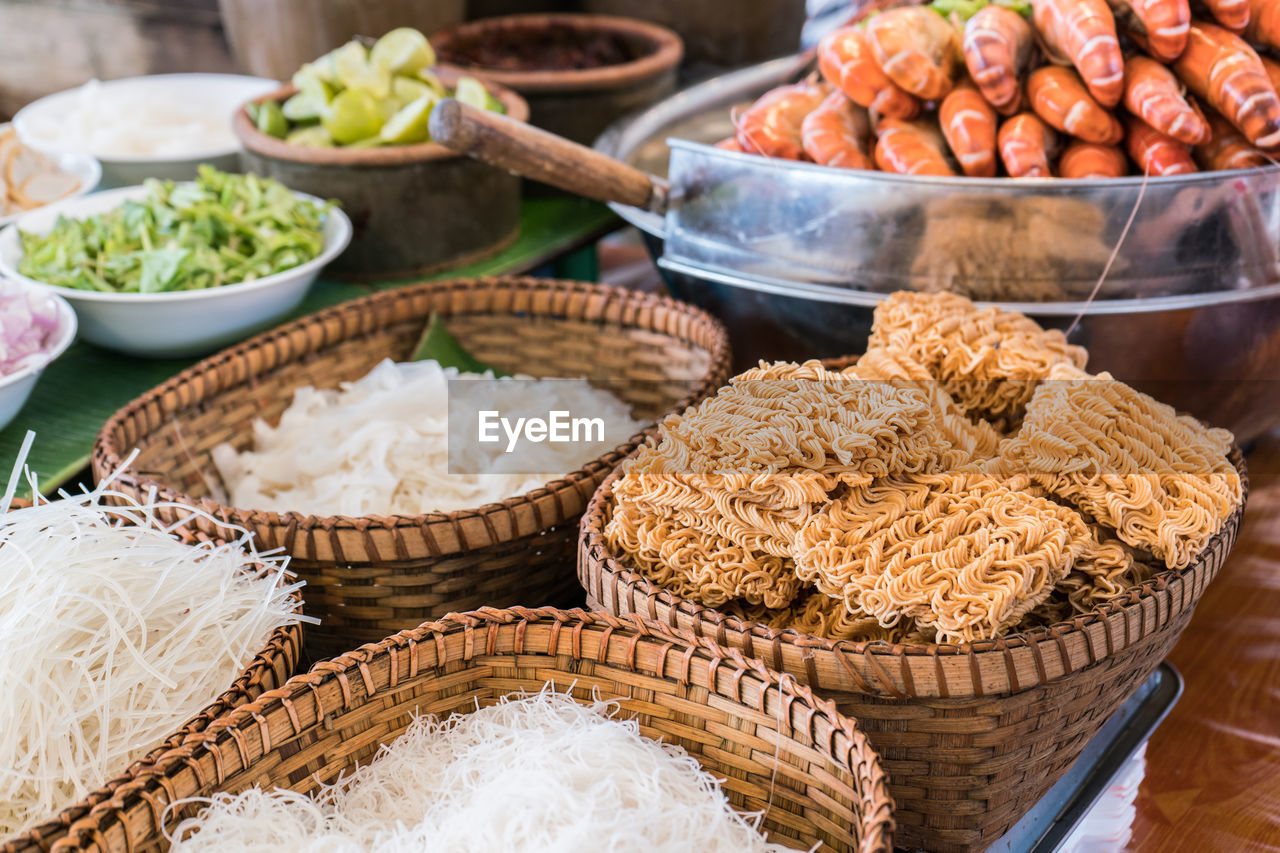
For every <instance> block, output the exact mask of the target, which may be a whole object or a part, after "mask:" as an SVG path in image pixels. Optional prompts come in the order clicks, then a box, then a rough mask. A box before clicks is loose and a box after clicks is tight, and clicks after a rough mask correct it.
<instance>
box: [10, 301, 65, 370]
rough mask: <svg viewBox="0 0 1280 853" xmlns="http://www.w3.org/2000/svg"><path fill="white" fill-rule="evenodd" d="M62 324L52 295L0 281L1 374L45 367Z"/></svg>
mask: <svg viewBox="0 0 1280 853" xmlns="http://www.w3.org/2000/svg"><path fill="white" fill-rule="evenodd" d="M59 325H60V320H59V317H58V304H57V303H56V302H54V300H53V298H52V297H50V296H47V295H45V294H42V293H37V292H34V291H31V290H29V289H28V288H25V287H22V286H21V285H19V284H16V283H14V282H11V281H3V280H0V377H2V376H9V375H10V374H13V373H18V372H19V371H22V370H26V369H27V368H29V367H33V366H34V367H42V366H44V364H45V362H47V361H48V360H49V350H50V349H51V348H52V347H53V345H54V344H55V343H56V341H57V332H58V327H59Z"/></svg>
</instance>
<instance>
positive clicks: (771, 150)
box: [734, 81, 826, 160]
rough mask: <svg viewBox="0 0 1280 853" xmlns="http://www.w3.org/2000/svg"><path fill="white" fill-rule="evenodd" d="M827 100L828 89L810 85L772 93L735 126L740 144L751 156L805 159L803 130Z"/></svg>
mask: <svg viewBox="0 0 1280 853" xmlns="http://www.w3.org/2000/svg"><path fill="white" fill-rule="evenodd" d="M825 97H826V89H825V87H823V86H821V85H819V84H816V83H811V82H808V81H806V82H803V83H794V84H792V85H790V86H779V87H778V88H776V89H770V90H769V91H768V92H765V93H764V94H763V95H761V96H760V97H759V99H757V100H756V102H755V103H754V104H752V105H751V106H749V107H747V108H746V110H744V111H743V112H742V114H741V115H740V116H738V117H737V120H736V121H735V122H734V123H735V124H736V125H737V128H738V130H737V134H736V137H737V140H738V144H739V145H740V146H742V150H743V151H746V152H748V153H751V154H763V155H764V156H766V157H781V158H783V159H785V160H803V159H805V153H804V141H803V139H802V131H801V126H802V125H803V123H804V118H805V116H807V115H808V114H809V113H811V112H813V111H814V110H815V109H817V108H818V105H819V104H821V103H822V100H823V98H825Z"/></svg>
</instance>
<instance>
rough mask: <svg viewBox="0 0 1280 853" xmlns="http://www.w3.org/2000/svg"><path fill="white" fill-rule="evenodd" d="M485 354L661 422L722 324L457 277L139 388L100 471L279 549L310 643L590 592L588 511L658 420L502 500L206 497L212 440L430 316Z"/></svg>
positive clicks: (725, 354) (676, 311) (611, 300)
mask: <svg viewBox="0 0 1280 853" xmlns="http://www.w3.org/2000/svg"><path fill="white" fill-rule="evenodd" d="M433 313H435V314H438V315H440V316H441V317H442V318H443V319H444V320H445V322H446V324H447V326H448V329H449V331H450V332H451V333H452V334H453V335H454V336H455V337H456V338H457V339H458V340H459V341H460V342H461V343H462V345H463V346H464V347H465V348H466V349H467V350H468V351H469V352H471V354H473V355H474V356H475V357H476V358H478V359H480V360H481V361H483V362H485V363H488V364H490V365H492V366H494V367H496V368H499V369H505V370H507V371H509V372H512V373H515V372H519V373H523V374H528V375H532V376H537V377H544V376H568V377H574V376H583V375H584V374H585V375H586V376H587V378H588V379H589V380H601V381H602V382H605V383H607V387H608V388H609V390H610V391H611V392H612V393H614V394H615V395H616V396H619V397H620V398H621V399H622V400H623V401H624V402H626V403H628V404H630V405H631V406H632V408H633V413H634V416H635V417H637V418H638V419H652V420H658V419H661V417H662V416H663V415H665V414H667V413H669V412H673V411H678V410H680V409H683V408H684V407H686V406H688V405H690V404H692V403H694V402H696V401H698V400H700V399H702V398H703V397H705V396H706V395H707V394H709V393H711V392H713V391H715V390H716V389H717V388H719V387H720V386H721V385H722V384H723V383H724V382H725V380H726V378H727V376H728V365H729V344H728V338H727V336H726V334H725V332H724V329H723V328H722V327H721V326H720V325H719V323H717V322H716V321H715V320H713V319H712V318H711V317H710V316H709V315H707V314H705V313H703V312H702V311H700V310H698V309H696V308H693V307H691V306H688V305H684V304H682V303H679V302H675V301H674V300H671V299H666V298H661V297H656V296H651V295H647V294H641V293H636V292H634V291H628V290H623V289H621V288H614V287H607V286H603V285H596V284H586V283H582V282H570V281H558V280H552V279H533V278H489V279H457V280H452V281H441V282H432V283H429V284H421V285H414V286H410V287H406V288H401V289H397V290H392V291H386V292H383V293H378V294H375V295H373V296H369V297H365V298H363V299H357V300H354V301H351V302H348V303H345V304H342V305H339V306H336V307H334V308H330V309H328V310H325V311H321V312H319V313H317V314H314V315H311V316H309V317H304V318H302V319H300V320H297V321H295V322H293V323H289V324H286V325H284V326H281V327H279V328H277V329H275V330H273V331H270V332H267V333H265V334H262V335H259V336H258V337H256V338H252V339H250V340H249V341H246V342H245V343H243V344H240V345H238V346H235V347H232V348H230V349H227V350H224V351H223V352H221V353H218V354H216V355H214V356H211V357H209V358H207V359H205V360H204V361H202V362H200V363H199V364H197V365H195V366H194V367H192V368H190V369H188V370H186V371H183V372H182V373H181V374H179V375H178V376H176V377H174V378H173V379H172V380H170V381H168V382H166V383H165V384H163V385H161V386H159V387H158V388H155V389H154V390H152V391H150V392H148V393H146V394H144V395H143V396H141V397H139V398H138V399H137V400H134V401H133V402H132V403H130V404H129V405H127V406H125V407H124V408H123V409H121V410H120V411H119V412H117V413H116V414H115V415H114V416H113V417H112V418H111V419H110V420H109V421H108V422H107V423H106V425H105V426H104V427H103V429H102V432H101V433H100V434H99V436H98V440H97V443H96V445H95V447H94V453H93V472H94V476H95V477H98V478H101V477H103V476H104V475H106V474H108V473H110V472H114V471H116V470H117V469H119V468H120V467H121V465H122V463H123V460H124V459H125V458H127V457H128V455H129V453H130V452H131V451H132V450H133V449H134V448H137V449H138V450H139V451H140V452H139V455H138V457H137V459H136V460H135V461H134V463H133V464H132V466H131V467H130V468H129V469H128V470H125V471H123V472H122V473H120V474H119V476H118V477H117V480H116V484H117V485H116V487H117V488H118V489H119V490H120V491H123V492H127V493H131V494H134V495H138V496H141V495H146V494H147V492H148V491H149V490H150V489H152V488H155V489H156V490H157V494H158V495H159V497H160V498H161V499H162V500H167V501H173V502H176V503H179V504H186V505H190V506H196V507H199V508H200V509H202V510H204V511H206V512H208V513H210V514H211V515H213V516H214V517H216V518H219V519H223V520H225V521H229V522H231V523H233V524H237V525H239V526H241V527H244V528H245V529H248V530H250V531H252V532H253V533H254V535H255V537H256V542H257V545H258V547H259V548H260V549H262V550H268V549H273V548H282V549H284V551H285V553H287V554H288V555H289V556H290V558H291V562H290V568H292V569H293V570H294V571H295V572H297V573H298V575H299V576H300V577H301V578H302V579H303V580H305V581H306V582H307V586H306V589H305V590H304V597H305V600H306V611H307V612H308V613H309V614H311V615H313V616H318V617H319V618H320V619H321V624H320V625H319V626H317V627H315V628H313V629H309V630H308V632H307V644H308V645H307V649H308V651H309V652H310V653H311V654H312V655H313V656H314V657H316V658H324V657H331V656H333V655H335V654H339V653H341V652H343V651H346V650H348V649H352V648H354V647H356V646H358V645H360V644H361V643H365V642H377V641H378V640H381V639H383V638H384V637H386V636H388V635H390V634H394V633H395V632H396V631H399V630H401V629H404V628H407V627H412V626H414V625H418V624H421V623H422V622H424V621H426V620H429V619H433V618H438V617H440V616H443V615H444V614H445V613H448V612H451V611H460V610H469V609H474V608H477V607H481V606H485V605H495V606H505V605H510V604H526V605H537V604H553V605H560V606H567V605H573V604H577V603H581V590H580V589H579V588H578V585H577V583H576V581H575V579H574V574H573V564H574V556H575V552H576V548H577V532H578V519H579V517H580V516H581V513H582V511H583V509H584V508H585V507H586V504H587V501H588V500H589V499H590V497H591V494H592V492H594V491H595V489H596V487H597V486H598V485H599V484H600V483H601V481H603V479H604V478H605V476H607V475H608V474H609V472H610V471H611V470H612V469H613V466H614V465H616V464H617V463H618V462H619V461H620V460H621V459H622V458H623V457H625V456H626V455H627V454H628V453H630V452H631V450H632V449H634V448H635V447H636V445H637V442H639V441H641V440H643V438H644V436H645V435H646V434H647V433H648V432H649V431H650V430H652V429H653V428H654V427H650V428H649V430H646V431H645V432H644V433H641V434H639V435H637V436H634V437H633V438H632V439H631V440H630V441H629V442H627V443H625V444H623V445H622V446H620V447H618V448H616V449H615V450H613V451H610V452H608V453H606V454H605V455H603V456H601V457H600V458H598V459H595V460H593V461H591V462H589V463H587V464H586V465H584V466H583V467H582V468H580V469H578V470H576V471H573V472H566V474H565V477H564V478H563V479H560V480H556V481H554V482H551V483H548V484H547V485H546V486H545V487H544V488H542V489H539V490H535V491H533V492H529V493H527V494H525V495H520V496H515V497H512V498H510V499H507V500H504V501H502V502H500V503H494V504H489V505H487V506H483V507H477V508H475V509H474V510H466V511H460V512H450V513H430V514H426V515H420V516H386V517H383V516H365V517H360V518H351V517H346V516H329V517H317V516H308V515H303V514H300V513H296V512H270V511H264V510H260V509H257V508H251V507H230V506H226V505H224V504H220V503H218V502H217V501H215V500H214V499H213V498H212V497H211V491H212V490H211V486H210V483H212V482H216V481H217V473H216V469H215V468H214V466H213V464H212V462H211V461H210V451H211V450H212V449H213V448H214V447H215V446H217V445H219V444H221V443H223V442H230V443H231V444H232V445H234V446H235V447H236V448H237V449H244V448H245V447H247V446H248V444H249V443H250V441H251V440H252V425H253V423H254V421H256V420H257V419H259V418H262V419H264V420H266V421H267V422H269V423H274V422H276V421H278V419H279V417H280V415H281V413H282V412H283V411H284V410H285V408H287V407H288V405H289V403H290V401H291V399H292V396H293V392H294V391H295V390H296V389H297V388H299V387H301V386H304V385H311V386H314V387H317V388H335V387H337V386H338V385H339V383H342V382H346V381H353V380H356V379H359V378H360V377H362V376H364V375H365V374H366V373H367V372H368V371H369V370H370V369H371V368H372V367H373V366H374V365H376V364H377V363H378V362H379V361H381V360H382V359H385V358H388V357H391V358H397V359H404V358H407V357H408V356H409V355H410V354H411V352H412V350H413V347H414V344H415V343H416V342H417V340H418V338H419V336H420V335H421V333H422V330H423V328H424V327H425V325H426V323H427V320H428V318H429V317H430V316H431V315H432V314H433Z"/></svg>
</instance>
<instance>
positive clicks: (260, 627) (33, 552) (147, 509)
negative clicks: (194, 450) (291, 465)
mask: <svg viewBox="0 0 1280 853" xmlns="http://www.w3.org/2000/svg"><path fill="white" fill-rule="evenodd" d="M30 438H31V436H30V434H28V443H27V445H24V451H23V454H22V457H21V458H25V449H26V447H28V446H29V444H30ZM21 458H20V463H21ZM15 480H16V474H15ZM15 480H11V482H10V483H9V489H8V492H7V494H6V498H5V499H4V501H3V502H0V510H3V508H6V507H7V506H8V496H9V495H12V493H13V490H14V488H15V487H16V482H15ZM113 494H114V496H115V497H117V498H121V499H124V500H126V501H127V505H126V506H123V507H112V506H107V505H106V504H105V502H104V499H105V498H106V497H108V496H109V495H113ZM161 505H162V504H160V503H157V502H154V501H148V502H142V503H139V502H137V501H133V500H131V499H129V498H128V497H127V496H125V495H121V494H116V493H112V492H110V491H108V490H106V489H104V488H102V487H100V488H99V489H97V490H95V491H93V492H89V493H87V494H81V495H64V496H63V497H62V499H60V500H53V501H48V500H45V499H44V498H40V497H37V501H36V504H35V505H34V506H32V507H29V508H22V509H15V510H13V511H11V512H6V513H3V514H0V649H3V650H4V653H3V654H0V685H3V689H0V839H3V838H5V837H7V836H9V835H12V834H14V833H19V832H24V831H26V830H29V829H31V828H33V827H34V826H36V825H38V824H40V823H42V822H43V821H45V820H47V819H49V818H51V817H53V816H54V815H55V814H56V813H57V812H58V811H59V810H61V809H62V808H64V807H65V806H68V805H71V804H73V803H74V802H76V801H77V800H79V799H81V798H83V797H84V796H85V795H86V794H88V793H89V792H90V791H92V790H93V789H95V788H97V787H99V786H101V785H102V784H103V783H104V782H106V781H108V780H109V779H112V778H114V777H115V776H117V775H119V774H120V773H122V772H123V771H124V770H125V769H126V768H127V767H128V766H129V764H130V763H132V762H133V761H134V760H136V759H137V758H139V757H141V756H142V755H143V754H144V753H146V752H148V751H150V750H151V749H153V748H155V747H157V746H159V745H160V742H161V741H162V740H163V739H164V738H165V737H167V736H168V735H170V734H172V733H173V732H175V731H176V730H177V729H178V728H179V727H180V726H182V725H183V724H184V723H185V722H186V721H187V720H188V719H190V718H191V717H192V716H194V715H195V714H196V713H197V712H199V711H200V710H201V709H202V708H204V707H205V706H206V705H208V704H209V703H210V702H212V701H213V700H214V699H215V698H217V696H218V695H219V694H221V693H222V692H223V691H225V690H226V689H227V688H229V687H230V686H231V683H232V682H233V681H234V680H235V679H236V678H237V677H238V676H239V675H240V673H241V672H242V671H243V669H244V667H245V666H246V665H247V664H248V663H249V662H250V661H251V660H252V659H253V657H254V656H255V655H256V654H257V653H258V652H259V651H260V650H261V649H262V647H263V646H264V645H265V643H266V640H267V638H268V637H269V636H270V635H271V632H272V631H274V630H275V629H276V628H278V627H280V626H282V625H285V624H287V623H289V622H294V621H298V620H299V619H303V618H306V617H300V616H298V615H297V614H295V613H294V612H293V607H294V602H293V601H292V600H291V598H290V596H291V594H292V593H293V592H294V591H295V590H296V589H298V587H300V586H301V585H302V584H300V583H299V584H293V585H290V584H288V583H285V582H284V580H285V577H284V576H285V574H286V572H285V564H286V561H285V560H284V559H281V558H278V557H271V556H264V555H262V554H258V553H257V552H256V551H255V550H254V548H253V545H252V542H251V541H250V538H249V534H247V533H246V532H245V531H242V530H239V529H237V528H227V533H226V538H228V539H233V540H234V541H232V542H231V543H229V544H224V545H218V546H214V545H207V544H205V545H196V546H192V545H185V544H183V543H182V542H180V541H178V539H176V538H175V537H174V536H173V535H171V534H170V533H169V532H168V531H167V530H166V529H164V528H163V526H162V524H161V522H160V521H159V520H158V519H157V518H156V517H155V512H156V510H157V509H158V508H159V507H160V506H161ZM196 514H197V513H195V512H194V511H192V513H191V516H192V517H194V516H195V515H196ZM122 522H127V524H123V523H122ZM311 621H313V620H311Z"/></svg>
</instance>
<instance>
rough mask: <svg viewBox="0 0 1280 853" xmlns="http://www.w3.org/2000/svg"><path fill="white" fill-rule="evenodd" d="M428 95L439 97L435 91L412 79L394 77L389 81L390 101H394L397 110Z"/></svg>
mask: <svg viewBox="0 0 1280 853" xmlns="http://www.w3.org/2000/svg"><path fill="white" fill-rule="evenodd" d="M428 95H432V96H435V97H439V96H440V95H439V93H438V92H436V90H435V89H432V88H431V87H430V86H428V85H427V84H426V83H423V82H422V81H421V80H418V79H417V78H414V77H396V78H394V79H393V80H392V81H391V100H393V101H395V104H396V109H397V110H400V109H403V108H404V107H407V106H408V105H409V104H412V103H413V102H414V101H416V100H418V99H419V98H422V97H426V96H428Z"/></svg>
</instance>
